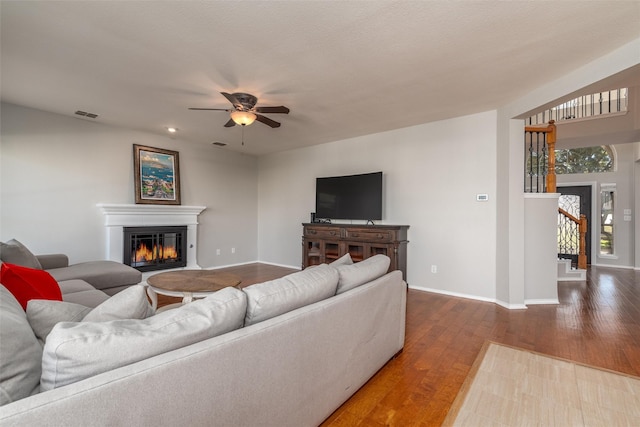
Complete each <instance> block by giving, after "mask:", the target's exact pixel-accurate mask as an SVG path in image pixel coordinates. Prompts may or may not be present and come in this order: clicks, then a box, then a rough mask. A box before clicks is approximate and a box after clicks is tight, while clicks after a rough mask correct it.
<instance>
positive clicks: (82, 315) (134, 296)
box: [27, 285, 155, 341]
mask: <svg viewBox="0 0 640 427" xmlns="http://www.w3.org/2000/svg"><path fill="white" fill-rule="evenodd" d="M154 312H155V310H154V309H153V307H151V304H149V300H148V299H147V294H146V292H145V288H144V287H143V286H141V285H135V286H131V287H130V288H128V289H125V290H124V291H122V292H120V293H118V294H116V295H114V296H113V297H111V298H109V299H108V300H107V301H105V302H103V303H102V304H100V305H98V306H97V307H96V308H94V309H91V308H90V307H85V306H83V305H80V304H74V303H70V302H62V301H46V300H31V301H29V304H28V305H27V319H28V320H29V324H30V325H31V328H32V329H33V332H34V333H35V334H36V336H37V337H38V339H40V340H41V341H46V337H47V335H49V333H50V332H51V329H53V327H54V326H55V325H56V324H57V323H60V322H80V321H83V322H106V321H109V320H120V319H146V318H147V317H149V316H152V315H153V314H154Z"/></svg>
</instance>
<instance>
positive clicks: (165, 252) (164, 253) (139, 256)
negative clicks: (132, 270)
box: [133, 243, 178, 262]
mask: <svg viewBox="0 0 640 427" xmlns="http://www.w3.org/2000/svg"><path fill="white" fill-rule="evenodd" d="M133 258H134V262H151V261H154V260H157V259H177V258H178V251H177V250H176V248H175V246H167V247H165V248H163V247H162V245H153V249H149V248H148V247H147V245H145V244H144V243H141V244H140V246H139V247H138V249H136V253H135V254H134V255H133Z"/></svg>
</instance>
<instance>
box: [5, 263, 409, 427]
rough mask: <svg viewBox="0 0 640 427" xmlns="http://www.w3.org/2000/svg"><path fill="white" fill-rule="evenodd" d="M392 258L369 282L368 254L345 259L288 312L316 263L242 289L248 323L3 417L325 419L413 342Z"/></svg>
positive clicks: (61, 422)
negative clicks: (312, 297)
mask: <svg viewBox="0 0 640 427" xmlns="http://www.w3.org/2000/svg"><path fill="white" fill-rule="evenodd" d="M372 262H373V261H372ZM386 262H387V264H386V266H383V267H382V269H378V270H379V271H381V272H379V273H376V274H375V276H376V277H377V276H379V277H377V278H375V279H371V280H369V279H367V280H365V283H363V284H360V283H358V281H361V280H360V279H361V278H362V277H364V276H362V274H361V272H362V270H363V269H364V268H368V267H366V265H367V263H366V262H362V263H358V264H353V265H343V266H336V267H335V270H336V271H338V274H336V279H335V281H336V282H338V283H337V284H335V285H334V286H336V287H337V292H338V294H336V295H334V296H329V297H326V298H324V299H321V300H320V301H317V302H314V303H310V304H307V305H303V306H301V307H299V308H295V309H292V310H290V311H287V310H289V308H291V307H287V303H285V304H284V308H282V309H276V310H280V311H282V310H284V311H286V312H285V313H283V314H278V312H277V311H273V309H274V307H276V306H277V304H273V303H281V302H282V296H283V295H285V294H286V296H285V298H284V299H291V297H292V298H293V299H294V300H295V299H297V300H298V301H299V302H300V301H304V298H307V297H308V295H309V294H308V292H307V293H306V294H304V295H303V293H304V292H306V291H304V292H302V293H301V291H300V289H301V287H300V285H299V283H300V282H302V283H303V284H304V283H305V281H306V283H309V279H308V277H309V275H310V274H311V273H309V272H308V270H309V269H307V270H304V271H302V272H299V273H294V275H290V276H287V277H285V278H282V279H278V280H277V281H272V282H266V283H264V284H260V285H253V286H250V287H247V288H245V289H244V290H243V291H242V292H241V291H238V290H236V289H233V292H237V293H238V295H242V298H243V301H244V300H246V304H247V305H246V316H245V319H244V324H245V326H244V327H240V328H237V329H234V330H232V331H230V332H227V333H224V334H222V335H219V336H215V337H213V338H210V339H205V340H201V341H198V342H195V343H194V344H191V345H187V346H185V347H181V348H177V349H175V350H171V351H167V352H163V353H161V354H157V355H155V356H152V357H148V358H146V359H144V360H141V361H138V362H134V363H132V364H129V365H126V366H122V367H118V368H115V369H112V370H107V371H106V372H103V373H100V374H97V375H94V376H91V377H89V378H86V379H81V380H79V381H77V382H73V383H71V384H68V385H63V386H61V387H58V388H54V389H52V390H48V391H44V392H40V393H38V394H34V395H31V396H28V397H25V398H22V399H19V400H16V401H14V402H12V403H9V404H6V405H4V406H0V426H26V425H47V426H89V425H91V426H97V425H105V426H106V425H109V426H114V425H127V426H149V425H157V426H164V425H172V426H176V425H188V426H225V427H226V426H234V427H241V426H279V427H280V426H295V427H300V426H315V425H319V424H320V423H321V422H322V421H323V420H325V419H326V418H327V417H328V416H329V415H331V413H332V412H333V411H335V410H336V409H337V408H338V407H339V406H340V405H341V404H342V403H343V402H345V401H346V400H347V399H348V398H349V397H350V396H351V395H352V394H354V393H355V392H356V391H357V390H358V389H359V388H360V387H361V386H362V385H364V384H365V383H366V382H367V380H369V379H370V378H371V377H372V376H373V375H374V374H375V373H376V372H377V371H378V370H379V369H380V368H381V367H382V366H384V365H385V364H386V363H387V361H389V360H390V359H391V358H392V357H393V356H394V355H395V354H397V353H398V352H399V351H400V350H401V349H402V348H403V345H404V332H405V309H406V283H405V282H404V281H403V280H402V273H401V272H400V271H393V272H391V273H384V272H386V268H387V266H388V259H387V260H386ZM317 268H318V267H314V269H317ZM323 268H325V269H326V270H327V271H328V270H329V269H330V268H334V267H330V268H329V267H323ZM320 271H323V270H322V269H318V270H315V271H314V272H312V273H313V274H315V275H316V276H317V275H318V272H320ZM333 274H334V273H333V272H332V273H331V274H330V275H333ZM314 280H315V279H314ZM331 280H333V279H331ZM305 286H306V285H305ZM350 288H351V289H350ZM228 289H229V294H231V288H228ZM272 289H279V290H278V292H277V293H276V292H272V291H270V290H272ZM216 294H217V293H216ZM214 295H215V294H214ZM274 296H275V299H274ZM210 298H213V297H210ZM270 299H271V301H270ZM203 301H204V300H203ZM196 304H197V302H194V303H191V304H187V305H186V306H185V307H195V305H196ZM202 304H205V302H203V303H202ZM234 304H235V303H234ZM181 309H182V308H180V309H177V310H168V311H166V312H164V313H160V314H157V315H155V316H152V317H151V318H149V319H154V318H158V317H159V316H161V315H165V313H170V312H173V313H174V314H166V316H170V315H173V316H175V313H179V311H178V310H181ZM217 310H218V311H219V309H217ZM215 313H216V311H214V314H215ZM265 313H267V317H268V315H269V314H270V315H273V316H274V317H271V318H268V319H266V320H263V319H262V317H264V314H265ZM145 321H147V322H148V321H149V320H148V319H147V320H142V321H140V322H145ZM116 323H117V321H116ZM241 323H243V322H242V319H241ZM61 325H65V324H63V323H58V324H57V325H56V326H55V328H54V331H56V330H58V329H60V330H62V329H64V326H61ZM66 325H71V326H70V327H78V326H77V324H76V325H75V326H74V325H73V324H71V323H67V324H66ZM92 325H93V326H94V327H105V328H108V327H110V326H109V325H107V326H105V325H104V324H103V325H102V326H100V325H99V324H92ZM58 332H60V331H58ZM62 332H64V331H62ZM53 333H54V332H52V334H53ZM161 338H162V337H161ZM49 344H50V342H49V338H47V344H46V345H45V353H46V352H47V346H49V347H51V346H50V345H49ZM92 348H93V347H92ZM49 350H51V349H49ZM62 362H64V360H62ZM43 366H44V364H43ZM62 366H64V364H63V365H62ZM71 366H74V365H71ZM68 371H69V370H66V371H61V373H62V374H63V376H64V374H68V373H69V372H68Z"/></svg>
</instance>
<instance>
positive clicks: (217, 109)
mask: <svg viewBox="0 0 640 427" xmlns="http://www.w3.org/2000/svg"><path fill="white" fill-rule="evenodd" d="M189 110H207V111H227V112H229V111H232V110H230V109H228V108H189Z"/></svg>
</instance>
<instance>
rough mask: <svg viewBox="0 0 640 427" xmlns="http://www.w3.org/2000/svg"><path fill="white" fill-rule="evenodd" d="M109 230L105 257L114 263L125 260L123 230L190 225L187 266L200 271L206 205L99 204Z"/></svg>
mask: <svg viewBox="0 0 640 427" xmlns="http://www.w3.org/2000/svg"><path fill="white" fill-rule="evenodd" d="M97 206H98V208H100V209H101V210H102V213H103V214H104V216H105V224H104V225H105V227H107V241H106V243H107V248H106V252H107V253H106V256H107V259H109V260H111V261H117V262H123V260H124V227H149V226H172V225H186V226H187V266H186V268H192V269H199V268H200V266H199V265H198V262H197V248H198V244H197V243H198V215H200V213H201V212H202V211H203V210H205V209H206V208H207V207H206V206H174V205H125V204H107V203H98V205H97Z"/></svg>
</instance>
